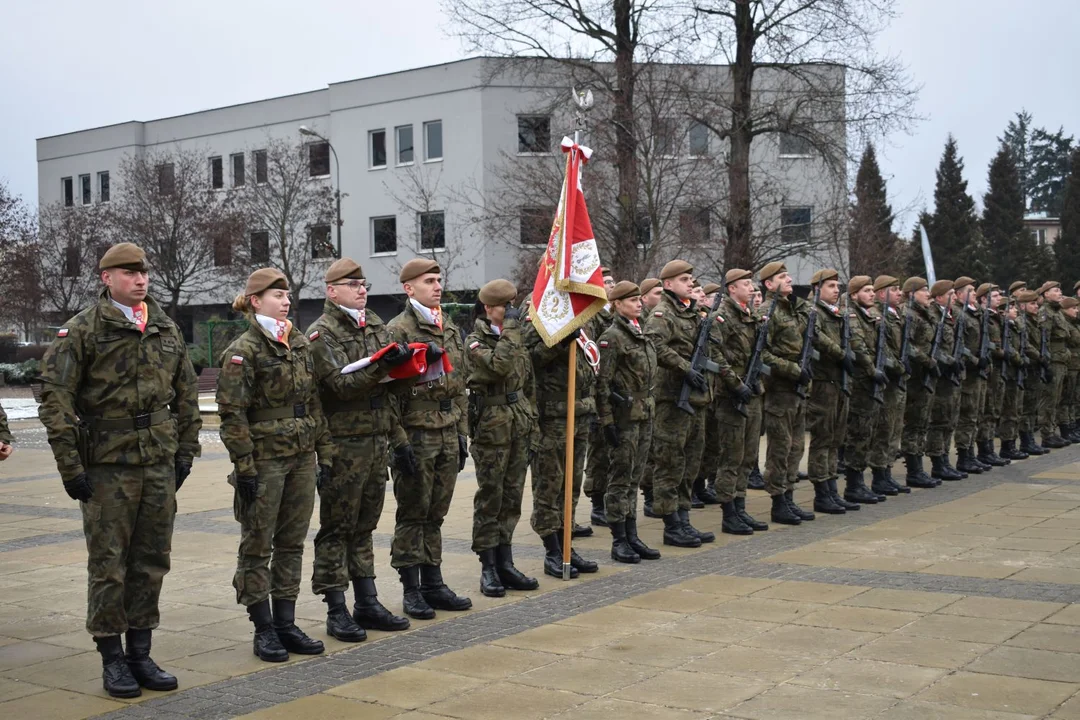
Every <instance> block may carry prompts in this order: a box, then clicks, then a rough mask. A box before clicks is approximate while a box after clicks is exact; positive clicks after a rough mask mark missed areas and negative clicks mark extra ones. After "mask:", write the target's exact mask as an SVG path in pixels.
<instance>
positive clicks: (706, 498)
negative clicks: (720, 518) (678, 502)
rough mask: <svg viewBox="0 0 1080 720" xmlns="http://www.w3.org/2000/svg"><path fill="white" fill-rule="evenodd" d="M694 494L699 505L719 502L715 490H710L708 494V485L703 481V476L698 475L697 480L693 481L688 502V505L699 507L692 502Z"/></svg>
mask: <svg viewBox="0 0 1080 720" xmlns="http://www.w3.org/2000/svg"><path fill="white" fill-rule="evenodd" d="M694 496H696V497H697V499H698V500H700V501H701V507H705V506H706V505H716V504H717V503H718V502H719V500H717V498H716V493H715V492H712V493H711V494H710V491H709V486H708V485H707V484H706V483H705V478H703V477H699V478H698V479H697V480H695V481H694V487H693V491H692V493H691V503H690V507H692V508H697V509H700V508H698V507H697V505H694V504H693V502H692V501H693V497H694Z"/></svg>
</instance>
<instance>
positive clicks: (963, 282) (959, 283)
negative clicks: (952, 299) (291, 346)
mask: <svg viewBox="0 0 1080 720" xmlns="http://www.w3.org/2000/svg"><path fill="white" fill-rule="evenodd" d="M968 285H971V286H972V287H974V286H975V278H969V277H968V276H967V275H961V276H960V277H958V278H956V280H954V281H953V284H952V288H953V290H957V291H960V290H963V289H964V288H966V287H967V286H968Z"/></svg>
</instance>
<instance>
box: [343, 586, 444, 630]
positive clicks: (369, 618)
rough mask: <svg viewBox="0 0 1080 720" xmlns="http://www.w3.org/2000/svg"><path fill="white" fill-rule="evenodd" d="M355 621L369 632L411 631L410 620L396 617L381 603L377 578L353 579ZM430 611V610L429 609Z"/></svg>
mask: <svg viewBox="0 0 1080 720" xmlns="http://www.w3.org/2000/svg"><path fill="white" fill-rule="evenodd" d="M352 582H353V599H354V600H355V601H356V602H355V603H354V604H353V620H355V621H356V624H357V625H359V626H360V627H362V628H366V629H368V630H384V631H386V632H396V631H398V630H408V629H409V625H410V623H409V618H405V617H401V616H400V615H395V614H394V613H392V612H390V611H389V610H387V609H386V608H385V607H383V604H382V603H381V602H379V591H378V590H377V589H376V588H375V578H373V577H364V578H353V581H352ZM429 609H430V608H429Z"/></svg>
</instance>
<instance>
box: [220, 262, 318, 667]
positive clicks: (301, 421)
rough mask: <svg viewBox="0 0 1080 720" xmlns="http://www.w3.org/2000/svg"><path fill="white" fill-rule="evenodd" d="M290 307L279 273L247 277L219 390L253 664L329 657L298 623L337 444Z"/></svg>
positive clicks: (240, 597) (237, 580) (239, 591)
mask: <svg viewBox="0 0 1080 720" xmlns="http://www.w3.org/2000/svg"><path fill="white" fill-rule="evenodd" d="M289 305H290V300H289V287H288V284H287V282H286V280H285V276H284V275H283V274H282V273H281V272H280V271H278V270H274V269H273V268H263V269H261V270H256V271H255V272H253V273H252V274H251V276H250V277H249V278H248V280H247V285H246V286H245V287H244V293H243V294H242V295H239V296H237V298H236V300H234V301H233V309H234V310H237V311H238V312H243V313H244V314H245V315H246V316H247V318H248V321H249V322H250V323H251V325H250V327H249V328H248V329H247V330H246V331H245V332H244V334H243V335H241V336H240V337H238V338H237V339H236V340H235V341H234V342H233V343H232V345H230V346H229V348H228V349H227V350H226V351H225V356H224V364H223V367H222V370H221V375H220V377H219V379H218V389H217V403H218V413H219V415H220V416H221V440H222V442H224V443H225V447H226V448H227V449H228V451H229V458H230V460H232V463H233V467H234V472H233V473H232V474H231V475H230V476H229V483H230V484H231V485H233V487H234V488H235V490H236V492H235V495H234V499H233V512H234V514H235V515H236V519H237V520H238V521H239V522H240V528H241V535H240V552H239V554H238V556H237V567H236V575H235V576H234V578H233V587H235V588H236V600H237V602H238V603H240V604H242V605H244V606H246V607H247V609H248V614H249V615H250V617H251V622H252V623H254V625H255V642H254V651H255V654H256V655H258V656H259V657H260V658H261V659H263V660H266V661H268V662H282V661H284V660H287V659H288V658H289V653H290V652H294V653H299V654H301V655H318V654H319V653H321V652H322V651H323V644H322V642H320V641H318V640H312V639H311V638H309V637H308V636H307V635H305V634H304V632H303V631H302V630H300V628H298V627H296V624H295V613H296V596H297V595H298V594H299V593H300V571H301V563H302V560H303V554H304V540H305V539H306V538H307V532H308V523H309V522H310V521H311V512H312V509H313V507H314V504H315V487H316V484H317V483H318V482H324V481H326V480H327V479H329V476H330V467H331V466H332V463H333V444H332V443H331V439H330V433H329V431H328V430H327V426H326V418H325V416H324V415H323V414H322V408H321V407H320V405H319V393H318V385H317V383H316V380H315V374H314V372H313V361H312V357H311V352H310V347H309V345H308V340H307V338H305V337H304V336H303V335H302V334H301V333H300V332H298V331H297V330H296V329H295V328H293V325H292V323H291V322H289V320H288V319H287V316H288V314H289ZM316 453H318V460H319V468H318V480H316V468H315V454H316ZM271 558H272V563H271ZM271 597H272V598H273V614H272V615H271V605H270V598H271Z"/></svg>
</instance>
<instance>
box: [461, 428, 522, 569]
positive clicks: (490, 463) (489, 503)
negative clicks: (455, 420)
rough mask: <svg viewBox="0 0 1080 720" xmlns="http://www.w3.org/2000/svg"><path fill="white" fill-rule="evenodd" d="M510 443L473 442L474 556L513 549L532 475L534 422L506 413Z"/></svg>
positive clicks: (507, 435) (505, 435)
mask: <svg viewBox="0 0 1080 720" xmlns="http://www.w3.org/2000/svg"><path fill="white" fill-rule="evenodd" d="M505 419H506V420H507V422H506V425H508V426H509V427H506V428H505V430H506V432H500V433H499V434H500V435H502V436H503V437H508V438H509V439H510V442H509V443H501V444H495V443H484V442H474V443H473V444H472V448H471V450H470V451H471V452H472V458H473V465H474V466H475V467H476V495H474V496H473V530H472V549H473V552H480V551H481V550H490V549H491V548H494V547H498V546H499V545H510V544H511V542H512V541H513V539H514V529H515V528H517V524H518V520H520V519H521V496H522V494H523V493H524V491H525V475H526V474H527V473H528V471H529V449H530V448H529V443H530V442H531V435H532V432H533V420H532V418H531V417H529V416H528V415H527V414H526V413H524V412H520V413H519V412H515V413H512V414H511V413H507V414H506V418H505Z"/></svg>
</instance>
